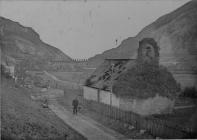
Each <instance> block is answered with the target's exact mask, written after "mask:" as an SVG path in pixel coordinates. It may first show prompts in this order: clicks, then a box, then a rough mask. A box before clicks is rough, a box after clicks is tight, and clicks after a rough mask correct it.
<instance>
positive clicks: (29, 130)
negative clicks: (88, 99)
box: [0, 76, 84, 140]
mask: <svg viewBox="0 0 197 140" xmlns="http://www.w3.org/2000/svg"><path fill="white" fill-rule="evenodd" d="M0 86H1V93H0V95H1V98H2V100H1V101H2V102H1V120H2V121H1V139H3V140H19V139H23V140H33V139H34V140H35V139H42V140H49V139H50V140H57V139H58V140H64V139H65V137H64V135H65V134H66V135H68V139H69V140H83V139H84V137H83V136H81V135H80V134H78V133H76V132H75V131H74V130H73V129H71V128H70V127H69V126H67V125H66V124H65V123H63V121H62V120H61V119H59V118H58V117H57V116H56V115H55V114H54V113H53V112H52V111H51V110H50V109H48V108H43V107H42V106H41V103H42V102H40V101H34V100H31V98H30V95H32V93H33V94H35V93H34V92H35V91H34V90H32V89H27V88H24V87H18V88H16V87H15V85H14V83H13V81H12V80H8V79H5V77H4V76H2V77H1V85H0Z"/></svg>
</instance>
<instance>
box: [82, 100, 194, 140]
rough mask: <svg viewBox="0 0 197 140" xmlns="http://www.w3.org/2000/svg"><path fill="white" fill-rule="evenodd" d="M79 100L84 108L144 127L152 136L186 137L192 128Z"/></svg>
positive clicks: (140, 127)
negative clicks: (187, 128)
mask: <svg viewBox="0 0 197 140" xmlns="http://www.w3.org/2000/svg"><path fill="white" fill-rule="evenodd" d="M81 102H82V104H83V105H84V107H85V108H88V109H90V110H93V111H95V112H97V113H99V114H101V115H103V116H106V117H110V118H112V119H115V120H119V121H121V122H123V123H127V124H130V125H133V126H134V127H135V128H137V129H145V130H147V131H148V132H149V133H151V134H152V135H153V136H158V137H162V138H187V137H188V136H189V137H190V135H191V134H192V130H189V131H186V130H185V128H183V127H182V126H178V125H176V124H173V123H171V122H170V123H169V122H168V121H165V120H160V119H157V118H154V117H144V116H140V115H138V114H135V113H133V112H129V111H123V110H121V109H119V108H116V107H113V106H110V105H107V104H103V103H99V102H96V101H91V100H86V99H84V98H81Z"/></svg>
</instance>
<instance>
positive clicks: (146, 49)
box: [137, 38, 159, 65]
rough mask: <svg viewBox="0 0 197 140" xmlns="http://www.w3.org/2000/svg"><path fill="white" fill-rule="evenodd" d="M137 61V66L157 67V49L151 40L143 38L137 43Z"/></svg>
mask: <svg viewBox="0 0 197 140" xmlns="http://www.w3.org/2000/svg"><path fill="white" fill-rule="evenodd" d="M137 60H138V63H139V64H144V63H145V64H154V65H159V47H158V45H157V42H156V41H155V40H154V39H153V38H144V39H142V40H141V41H140V42H139V48H138V56H137Z"/></svg>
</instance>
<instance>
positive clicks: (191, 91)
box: [180, 87, 197, 98]
mask: <svg viewBox="0 0 197 140" xmlns="http://www.w3.org/2000/svg"><path fill="white" fill-rule="evenodd" d="M180 96H181V97H189V98H197V90H196V88H195V87H186V88H185V89H184V91H183V92H182V93H181V94H180Z"/></svg>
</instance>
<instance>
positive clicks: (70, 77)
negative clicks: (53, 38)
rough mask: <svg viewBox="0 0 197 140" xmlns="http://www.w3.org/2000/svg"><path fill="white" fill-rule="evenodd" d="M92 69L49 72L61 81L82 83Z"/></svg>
mask: <svg viewBox="0 0 197 140" xmlns="http://www.w3.org/2000/svg"><path fill="white" fill-rule="evenodd" d="M91 72H92V71H87V72H49V73H51V74H52V75H54V76H56V77H57V78H58V79H60V80H63V81H70V82H74V83H80V84H82V83H84V81H85V79H86V78H87V77H88V76H89V75H90V73H91Z"/></svg>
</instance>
